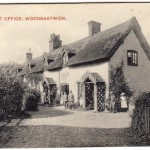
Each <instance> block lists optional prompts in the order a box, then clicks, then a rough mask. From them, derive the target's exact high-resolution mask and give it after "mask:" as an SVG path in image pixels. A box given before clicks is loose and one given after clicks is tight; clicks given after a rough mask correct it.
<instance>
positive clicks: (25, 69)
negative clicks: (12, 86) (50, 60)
mask: <svg viewBox="0 0 150 150" xmlns="http://www.w3.org/2000/svg"><path fill="white" fill-rule="evenodd" d="M42 59H43V56H39V57H36V58H35V59H32V60H30V61H28V62H25V63H23V65H21V66H22V71H20V72H19V73H18V74H17V75H16V76H24V75H26V74H28V73H32V72H31V71H32V70H33V72H36V70H37V71H38V72H40V70H41V65H42V63H41V61H42ZM28 65H35V67H33V68H32V70H30V68H29V67H28ZM43 70H44V69H43Z"/></svg>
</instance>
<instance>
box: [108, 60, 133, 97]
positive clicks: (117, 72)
mask: <svg viewBox="0 0 150 150" xmlns="http://www.w3.org/2000/svg"><path fill="white" fill-rule="evenodd" d="M123 67H124V63H123V61H122V62H121V63H119V64H117V65H116V67H115V68H114V67H113V66H111V70H110V91H112V92H113V94H114V95H115V97H116V98H117V99H119V97H120V94H121V93H122V92H124V93H125V96H126V97H131V96H132V93H133V92H132V91H131V90H130V88H129V86H128V83H127V81H126V79H125V77H124V73H123Z"/></svg>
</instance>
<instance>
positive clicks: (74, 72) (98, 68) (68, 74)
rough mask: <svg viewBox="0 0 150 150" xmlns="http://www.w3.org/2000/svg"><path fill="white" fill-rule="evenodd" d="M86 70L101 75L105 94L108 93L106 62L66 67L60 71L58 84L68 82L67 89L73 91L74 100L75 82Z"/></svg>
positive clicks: (75, 92) (75, 93) (75, 94)
mask: <svg viewBox="0 0 150 150" xmlns="http://www.w3.org/2000/svg"><path fill="white" fill-rule="evenodd" d="M87 71H90V72H91V73H98V74H99V75H100V76H101V77H102V79H103V80H104V81H105V83H106V96H107V95H108V83H109V82H108V62H104V63H98V64H91V65H82V66H76V67H66V68H63V69H62V70H61V71H60V84H64V83H68V84H69V90H72V91H73V94H74V96H75V101H77V82H78V81H80V80H81V78H82V76H83V75H84V74H85V73H86V72H87Z"/></svg>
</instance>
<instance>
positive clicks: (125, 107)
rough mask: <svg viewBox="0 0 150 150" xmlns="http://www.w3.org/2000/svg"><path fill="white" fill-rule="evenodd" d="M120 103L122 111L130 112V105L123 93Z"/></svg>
mask: <svg viewBox="0 0 150 150" xmlns="http://www.w3.org/2000/svg"><path fill="white" fill-rule="evenodd" d="M120 102H121V110H122V111H124V112H126V111H127V110H128V105H127V99H126V97H125V93H121V95H120Z"/></svg>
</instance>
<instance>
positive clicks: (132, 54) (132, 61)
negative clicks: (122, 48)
mask: <svg viewBox="0 0 150 150" xmlns="http://www.w3.org/2000/svg"><path fill="white" fill-rule="evenodd" d="M127 62H128V65H129V66H137V65H138V52H137V51H135V50H128V51H127Z"/></svg>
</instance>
